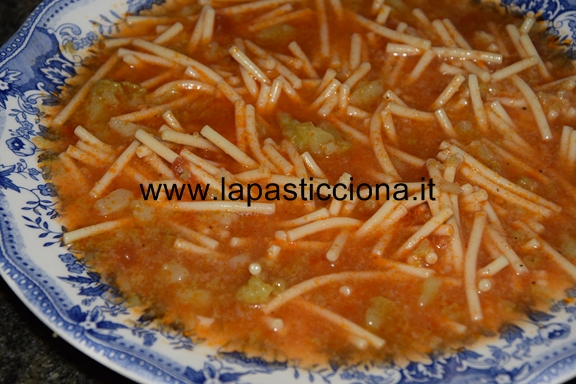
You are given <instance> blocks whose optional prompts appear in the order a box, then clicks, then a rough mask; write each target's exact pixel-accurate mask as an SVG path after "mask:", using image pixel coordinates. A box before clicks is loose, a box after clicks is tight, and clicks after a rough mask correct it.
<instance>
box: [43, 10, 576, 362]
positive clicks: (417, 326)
mask: <svg viewBox="0 0 576 384" xmlns="http://www.w3.org/2000/svg"><path fill="white" fill-rule="evenodd" d="M431 3H433V4H431ZM118 27H119V28H118V29H119V32H118V33H117V35H114V36H108V37H106V38H103V39H102V42H101V47H100V48H101V49H100V51H99V52H100V53H99V55H98V56H97V57H95V58H93V59H92V61H93V67H94V71H92V72H91V73H90V74H88V75H83V76H84V81H83V82H82V81H78V80H76V79H75V82H74V84H75V85H70V88H69V89H67V90H66V91H65V93H66V94H67V95H68V96H65V99H66V101H65V102H64V103H63V104H62V107H61V109H60V110H59V112H57V113H54V114H53V115H52V116H49V117H48V119H49V122H48V125H49V126H50V127H51V128H50V130H51V133H54V134H56V136H57V137H58V139H54V138H51V140H52V142H48V141H47V140H46V141H45V145H46V147H49V149H48V150H49V151H51V152H53V153H54V154H55V156H46V159H48V160H45V161H44V163H45V164H46V165H49V166H50V168H51V174H52V178H53V180H52V182H53V183H54V184H55V185H56V187H57V191H58V196H59V199H60V200H61V207H62V208H61V212H62V218H61V220H62V222H63V224H64V225H65V227H66V228H68V230H69V231H68V232H67V233H65V234H64V238H63V242H64V243H65V245H66V246H69V247H70V248H71V250H73V251H74V252H76V253H77V254H78V255H79V256H81V257H83V258H84V259H85V261H86V263H87V264H88V265H90V266H91V268H93V269H94V270H95V271H97V272H98V273H100V274H101V275H102V277H103V278H104V279H105V281H107V282H108V283H109V284H111V285H113V286H115V287H117V288H118V289H119V290H120V292H122V294H123V296H124V298H125V300H126V301H127V302H128V303H130V304H132V305H134V306H135V307H137V308H139V310H143V311H147V312H149V313H150V314H151V315H153V316H154V317H155V318H156V319H157V321H159V322H161V323H163V324H167V325H170V326H173V327H177V328H179V329H183V330H185V332H186V334H188V335H190V336H191V337H192V338H193V339H195V340H204V342H205V343H208V344H210V345H214V346H217V347H219V348H221V349H220V350H223V351H231V350H235V351H243V352H245V353H247V354H249V355H258V356H263V357H264V358H266V359H269V360H273V359H276V360H285V359H296V360H300V361H303V362H304V363H305V364H310V363H317V362H326V361H335V362H343V363H353V362H358V361H361V360H370V359H379V360H382V359H393V360H394V361H396V362H397V363H400V362H402V361H406V359H409V360H415V361H427V359H428V357H427V356H428V355H430V354H432V353H436V352H443V351H444V352H450V351H453V350H454V349H457V348H460V347H462V346H465V345H470V344H472V343H473V342H475V341H477V340H478V339H480V338H481V337H484V336H490V335H494V334H497V333H498V331H499V329H501V327H502V326H504V325H505V324H507V323H510V322H514V321H518V320H519V319H521V318H522V317H523V316H525V315H526V314H527V313H529V312H530V311H535V310H547V308H548V306H549V305H550V303H551V300H553V298H558V297H559V294H560V293H561V292H562V290H563V289H566V288H568V287H571V286H572V284H573V283H574V281H575V280H576V265H575V264H574V263H575V258H576V230H574V226H572V225H571V223H572V222H573V221H574V220H575V219H576V209H575V208H574V203H575V201H576V185H575V182H576V178H575V177H574V170H575V167H576V133H575V132H574V129H573V128H571V126H574V125H575V124H576V104H575V103H574V101H573V97H574V95H573V90H574V88H575V87H576V69H575V68H573V65H572V62H571V61H570V60H568V59H567V58H565V57H564V56H563V55H562V53H561V51H559V48H557V47H555V46H554V45H553V44H552V42H551V40H550V39H549V38H547V37H546V36H545V35H543V34H542V32H541V26H540V25H539V24H538V23H537V22H535V19H534V18H533V17H532V16H528V17H526V18H523V19H521V18H516V17H514V16H513V15H510V14H507V13H506V12H504V11H503V10H502V9H500V8H498V7H496V6H493V5H491V4H485V5H480V4H471V3H470V4H469V3H468V2H462V1H451V0H442V1H434V2H428V1H423V0H404V1H402V0H394V1H392V0H388V1H386V0H374V1H370V0H330V1H325V0H314V1H312V0H304V1H300V0H299V1H290V0H261V1H255V2H250V1H240V2H237V1H220V0H208V1H200V2H196V1H194V0H171V1H168V2H167V3H166V4H164V5H163V6H157V7H154V8H153V9H152V10H150V11H144V12H142V13H141V14H139V15H137V16H136V15H129V16H127V17H126V20H125V22H123V23H122V24H120V25H119V26H118Z"/></svg>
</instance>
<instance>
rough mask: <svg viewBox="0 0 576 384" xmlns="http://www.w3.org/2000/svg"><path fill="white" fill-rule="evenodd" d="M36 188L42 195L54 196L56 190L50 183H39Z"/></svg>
mask: <svg viewBox="0 0 576 384" xmlns="http://www.w3.org/2000/svg"><path fill="white" fill-rule="evenodd" d="M38 190H39V191H40V194H41V195H42V196H52V197H54V196H56V190H55V189H54V184H52V183H46V184H40V185H39V186H38Z"/></svg>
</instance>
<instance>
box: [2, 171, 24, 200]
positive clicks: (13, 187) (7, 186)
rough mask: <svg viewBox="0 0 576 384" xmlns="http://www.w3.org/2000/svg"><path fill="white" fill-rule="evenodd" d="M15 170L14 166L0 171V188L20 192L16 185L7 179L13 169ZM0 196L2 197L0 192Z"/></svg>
mask: <svg viewBox="0 0 576 384" xmlns="http://www.w3.org/2000/svg"><path fill="white" fill-rule="evenodd" d="M15 168H16V166H14V165H13V166H11V167H7V168H5V169H3V170H1V171H0V187H2V188H4V189H11V190H13V191H16V192H20V188H18V186H17V185H16V184H14V183H13V182H12V180H10V179H9V178H8V176H9V175H10V174H11V173H12V172H14V169H15ZM0 196H3V194H2V192H0Z"/></svg>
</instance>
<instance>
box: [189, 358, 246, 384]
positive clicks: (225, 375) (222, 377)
mask: <svg viewBox="0 0 576 384" xmlns="http://www.w3.org/2000/svg"><path fill="white" fill-rule="evenodd" d="M248 373H250V372H242V373H240V372H230V368H228V369H225V368H224V367H223V365H222V363H220V362H218V361H215V360H214V361H213V362H206V363H204V367H203V369H201V370H195V369H193V368H190V367H186V371H185V372H184V377H186V378H187V379H188V380H190V382H191V383H194V384H219V383H237V382H238V380H239V379H240V378H241V377H242V376H244V375H246V374H248Z"/></svg>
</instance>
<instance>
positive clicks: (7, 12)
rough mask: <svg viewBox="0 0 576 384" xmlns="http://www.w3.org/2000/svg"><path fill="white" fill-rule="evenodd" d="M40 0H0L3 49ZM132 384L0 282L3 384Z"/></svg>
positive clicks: (0, 378) (0, 353) (0, 26)
mask: <svg viewBox="0 0 576 384" xmlns="http://www.w3.org/2000/svg"><path fill="white" fill-rule="evenodd" d="M39 3H40V0H0V46H1V45H3V44H4V42H5V41H6V40H8V39H9V38H10V36H12V35H13V34H14V33H15V32H16V31H17V30H18V28H19V27H20V26H21V25H22V24H23V23H24V21H25V20H26V18H27V17H28V15H30V13H31V12H32V11H33V10H34V8H35V7H36V6H37V5H38V4H39ZM20 383H22V384H37V383H64V384H69V383H82V384H101V383H106V384H110V383H132V381H130V380H128V379H126V378H124V377H122V376H120V375H119V374H117V373H115V372H113V371H111V370H110V369H108V368H106V367H104V366H103V365H101V364H99V363H98V362H96V361H94V360H92V359H91V358H89V357H88V356H86V355H84V354H83V353H82V352H79V351H78V350H77V349H76V348H74V347H73V346H71V345H69V344H68V343H67V342H66V341H64V340H62V339H60V338H58V337H55V335H54V333H53V332H52V331H51V330H50V329H49V328H48V327H46V326H45V325H44V324H43V323H42V322H41V321H40V320H38V319H37V318H36V317H35V316H34V315H33V314H32V312H30V310H28V308H26V306H25V305H24V304H22V302H21V301H20V300H19V299H18V297H17V296H16V295H15V294H14V293H13V292H12V290H11V289H10V288H9V287H8V285H7V284H6V283H5V282H4V280H2V279H1V278H0V384H20Z"/></svg>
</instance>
